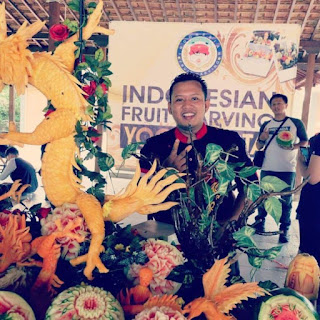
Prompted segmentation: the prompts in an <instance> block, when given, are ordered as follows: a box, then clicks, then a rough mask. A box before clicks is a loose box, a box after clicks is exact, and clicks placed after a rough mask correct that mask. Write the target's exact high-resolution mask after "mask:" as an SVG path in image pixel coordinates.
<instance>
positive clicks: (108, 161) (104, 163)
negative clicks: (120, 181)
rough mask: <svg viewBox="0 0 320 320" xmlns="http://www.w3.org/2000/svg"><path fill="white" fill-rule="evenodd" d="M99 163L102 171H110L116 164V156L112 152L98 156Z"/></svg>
mask: <svg viewBox="0 0 320 320" xmlns="http://www.w3.org/2000/svg"><path fill="white" fill-rule="evenodd" d="M98 165H99V168H100V169H101V171H108V170H110V169H111V168H112V167H113V166H114V158H113V157H112V156H111V155H110V154H108V153H107V154H106V155H105V156H104V157H99V158H98Z"/></svg>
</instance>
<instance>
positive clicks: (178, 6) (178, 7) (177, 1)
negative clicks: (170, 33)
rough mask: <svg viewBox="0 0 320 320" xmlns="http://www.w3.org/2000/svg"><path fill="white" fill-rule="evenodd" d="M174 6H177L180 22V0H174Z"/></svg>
mask: <svg viewBox="0 0 320 320" xmlns="http://www.w3.org/2000/svg"><path fill="white" fill-rule="evenodd" d="M176 6H177V10H178V16H179V19H180V22H182V16H181V8H180V1H179V0H176Z"/></svg>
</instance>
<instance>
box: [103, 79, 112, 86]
mask: <svg viewBox="0 0 320 320" xmlns="http://www.w3.org/2000/svg"><path fill="white" fill-rule="evenodd" d="M102 79H103V80H104V82H105V84H106V85H107V87H108V88H110V87H111V86H112V83H111V80H110V79H109V78H108V77H107V76H104V77H102Z"/></svg>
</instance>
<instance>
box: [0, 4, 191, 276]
mask: <svg viewBox="0 0 320 320" xmlns="http://www.w3.org/2000/svg"><path fill="white" fill-rule="evenodd" d="M102 6H103V3H102V1H100V2H99V3H98V5H97V7H96V9H95V10H94V12H93V13H92V14H91V15H90V17H89V19H88V23H87V25H86V26H85V27H84V29H83V38H84V39H88V38H90V36H91V35H92V34H93V33H94V32H99V33H103V34H106V35H110V34H112V33H113V31H112V30H107V29H104V28H101V27H99V26H98V23H99V21H100V18H101V14H102ZM43 25H44V22H40V21H37V22H35V23H33V24H32V25H30V26H27V25H26V23H24V24H23V25H22V26H21V27H20V29H19V30H18V31H17V32H16V33H15V34H13V35H10V36H9V37H7V26H6V19H5V4H4V3H2V5H1V6H0V89H1V88H2V87H3V86H4V84H9V85H14V86H15V88H16V90H17V93H18V94H23V93H24V90H25V86H26V85H27V84H32V85H33V86H35V87H36V88H37V89H39V90H40V91H41V92H42V93H43V94H44V95H45V96H46V97H47V98H48V100H51V103H52V105H53V106H54V107H55V109H56V110H55V111H54V112H52V113H51V114H50V115H48V116H47V117H46V118H45V119H44V120H43V121H42V122H41V123H40V124H39V125H38V126H37V127H36V129H35V130H34V132H32V133H20V132H16V130H15V126H14V125H13V124H10V125H9V132H8V133H6V134H2V136H1V137H2V138H3V142H1V141H0V143H1V144H8V143H10V144H19V143H20V144H21V143H23V144H32V145H43V144H47V147H46V150H45V153H44V155H43V158H42V169H41V175H42V181H43V186H44V189H45V192H46V195H47V198H48V199H49V201H50V202H51V203H52V204H53V205H55V206H60V205H62V204H63V203H75V204H77V205H78V207H79V209H80V210H81V212H82V214H83V216H84V218H85V220H86V222H87V224H88V227H89V229H90V232H91V234H92V240H91V243H90V248H89V251H88V253H87V254H86V255H85V256H82V257H78V258H77V259H76V260H75V261H72V263H73V264H74V265H75V264H78V263H82V262H86V267H85V269H84V274H85V276H86V277H87V278H88V279H92V271H93V270H94V269H95V267H97V268H98V270H99V272H103V273H106V272H108V269H107V268H106V267H105V266H104V265H103V263H102V261H101V260H100V257H99V255H100V253H101V251H102V250H103V248H102V245H101V244H102V241H103V239H104V220H111V221H113V222H118V221H120V220H122V219H123V218H125V217H127V216H129V215H130V214H131V213H133V212H139V213H141V214H149V213H153V212H156V211H159V210H166V209H168V208H170V207H172V206H174V205H176V204H177V203H176V202H166V203H163V204H162V202H163V201H164V200H165V199H166V197H167V196H168V194H169V193H170V192H172V191H173V190H177V189H180V188H183V187H185V185H184V184H182V183H174V184H172V183H173V182H174V181H175V180H176V179H177V178H178V175H173V176H170V177H168V178H166V179H162V177H163V176H164V174H165V173H166V170H162V171H160V172H159V173H157V174H156V175H155V176H154V177H153V178H152V179H151V180H150V182H149V183H148V179H149V178H150V177H151V175H152V174H153V173H154V171H155V164H154V166H153V169H152V170H150V172H149V173H148V174H147V175H146V176H144V177H143V178H142V179H141V180H140V182H139V184H138V179H139V177H140V168H139V167H138V168H137V171H136V174H135V177H134V179H133V181H132V182H131V183H130V184H129V186H128V188H127V190H126V191H125V192H124V194H123V195H118V196H115V197H113V198H112V199H111V200H110V201H108V202H107V203H106V205H105V207H104V212H103V210H102V207H101V205H100V203H99V201H98V200H97V199H96V198H95V197H94V196H92V195H90V194H87V193H85V192H83V191H82V190H81V187H82V186H81V185H80V181H79V179H78V178H77V177H76V176H75V175H74V173H73V167H75V168H77V169H79V167H78V166H77V164H76V162H75V154H77V152H78V150H77V146H76V144H75V141H74V135H75V125H76V122H77V121H78V120H79V119H84V120H86V119H87V115H86V114H85V109H86V107H87V105H88V102H87V101H86V99H85V98H84V97H83V95H82V94H83V91H82V90H81V88H80V87H79V85H80V84H79V83H78V81H77V79H76V78H75V77H73V76H72V74H71V71H72V70H73V66H74V61H75V57H74V51H75V49H77V47H76V45H75V44H74V42H75V41H76V40H77V39H78V35H77V34H75V35H73V36H72V37H70V38H69V39H68V40H66V41H65V42H64V43H62V44H60V45H59V46H58V47H57V49H56V50H55V52H54V54H51V53H46V52H40V53H31V52H30V51H29V50H28V49H27V46H28V43H27V40H28V39H29V38H31V37H32V36H33V35H34V34H36V33H37V32H39V31H40V30H41V28H42V27H43ZM160 179H162V180H161V181H159V180H160ZM171 184H172V185H171ZM108 200H109V199H108Z"/></svg>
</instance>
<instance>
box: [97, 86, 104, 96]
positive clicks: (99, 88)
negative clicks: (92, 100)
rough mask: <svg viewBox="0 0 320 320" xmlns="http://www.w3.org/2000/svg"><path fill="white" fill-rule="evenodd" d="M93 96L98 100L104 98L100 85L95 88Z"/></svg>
mask: <svg viewBox="0 0 320 320" xmlns="http://www.w3.org/2000/svg"><path fill="white" fill-rule="evenodd" d="M95 94H96V95H97V97H98V98H102V97H103V96H104V93H103V90H102V88H101V86H100V85H98V86H97V88H96V91H95Z"/></svg>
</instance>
